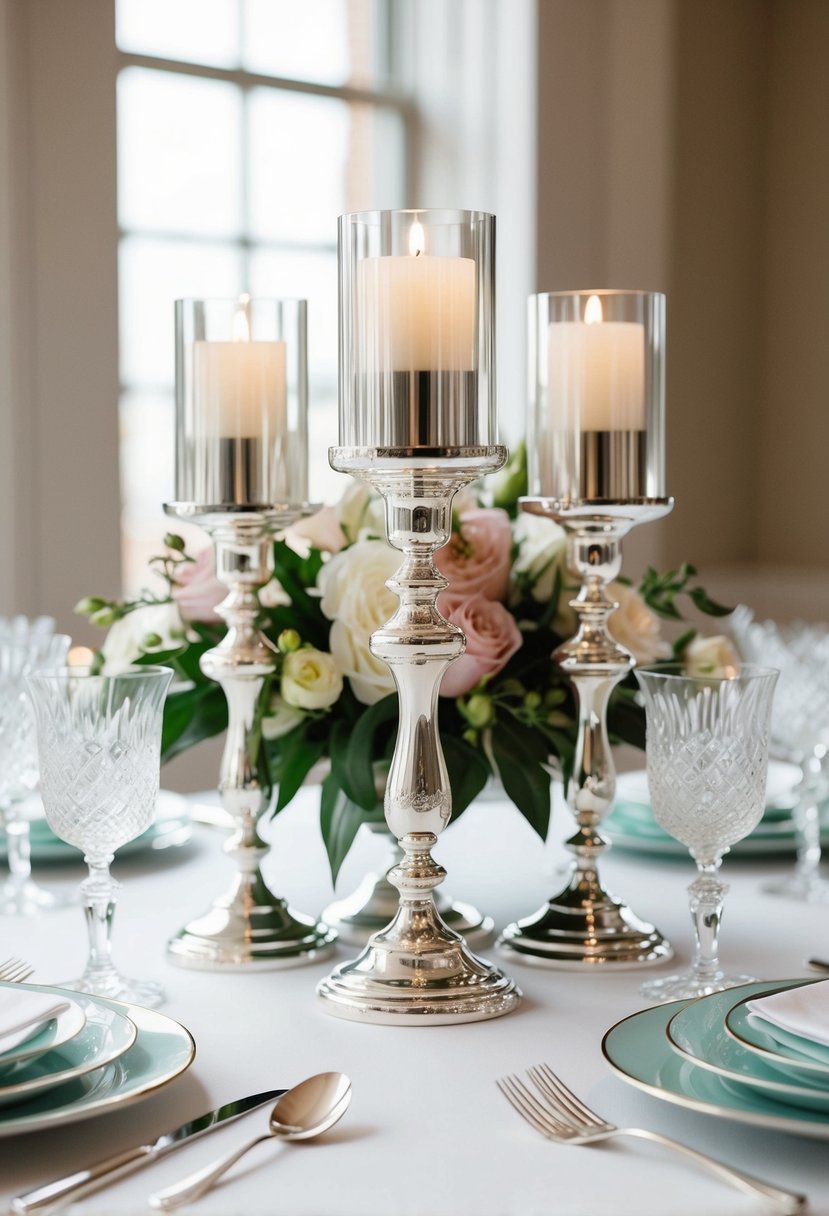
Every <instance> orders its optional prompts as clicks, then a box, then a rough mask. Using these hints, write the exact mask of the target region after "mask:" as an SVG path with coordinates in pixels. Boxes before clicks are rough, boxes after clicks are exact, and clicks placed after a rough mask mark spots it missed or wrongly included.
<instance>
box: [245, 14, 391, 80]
mask: <svg viewBox="0 0 829 1216" xmlns="http://www.w3.org/2000/svg"><path fill="white" fill-rule="evenodd" d="M243 37H244V42H243V48H242V62H243V64H244V66H245V67H246V68H248V69H249V71H251V72H260V73H262V74H263V75H268V76H284V77H287V78H288V79H297V80H313V81H316V82H317V83H319V84H334V85H337V84H345V83H351V84H362V85H365V84H369V83H370V82H371V81H373V80H374V79H376V76H377V70H376V66H377V65H376V60H377V46H378V41H379V40H378V37H377V16H376V13H375V5H374V3H373V0H301V2H298V0H244V35H243Z"/></svg>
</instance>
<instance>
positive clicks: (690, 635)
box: [672, 629, 697, 661]
mask: <svg viewBox="0 0 829 1216" xmlns="http://www.w3.org/2000/svg"><path fill="white" fill-rule="evenodd" d="M696 636H697V630H696V629H687V630H686V631H685V633H683V634H682V635H681V636H680V637H678V638H677V639H676V641H675V642H674V646H673V655H672V658H673V659H674V661H678V660H680V659H681V658H682V654H683V651H684V650H685V647H686V646H688V645H689V644H690V643H691V642H693V640H694V638H695V637H696Z"/></svg>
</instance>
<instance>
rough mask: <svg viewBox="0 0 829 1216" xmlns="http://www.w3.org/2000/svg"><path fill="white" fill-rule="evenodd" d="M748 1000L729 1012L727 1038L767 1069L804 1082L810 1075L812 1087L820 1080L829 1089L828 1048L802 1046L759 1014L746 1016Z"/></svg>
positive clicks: (726, 1026)
mask: <svg viewBox="0 0 829 1216" xmlns="http://www.w3.org/2000/svg"><path fill="white" fill-rule="evenodd" d="M750 1000H751V997H745V999H744V1000H742V1001H740V1003H739V1004H738V1005H735V1006H734V1008H733V1009H731V1010H729V1012H728V1014H727V1015H726V1019H725V1029H726V1031H727V1032H728V1034H730V1035H731V1036H732V1037H733V1038H735V1039H736V1040H737V1042H738V1043H740V1044H741V1045H742V1046H743V1047H744V1048H745V1049H746V1050H747V1051H753V1052H756V1053H757V1055H759V1056H760V1058H761V1059H763V1060H765V1062H766V1063H767V1064H768V1065H769V1066H770V1067H772V1068H777V1069H779V1070H780V1071H782V1072H785V1073H786V1075H787V1076H792V1075H794V1076H796V1077H799V1078H801V1079H803V1077H804V1074H811V1078H812V1081H813V1083H817V1077H818V1076H822V1077H823V1084H825V1085H829V1047H826V1046H824V1044H822V1043H804V1041H803V1039H802V1038H801V1037H800V1036H799V1035H796V1034H789V1033H787V1031H785V1030H781V1029H780V1027H779V1026H775V1027H773V1028H772V1027H770V1026H768V1023H767V1022H766V1021H765V1020H764V1019H763V1018H762V1017H760V1016H759V1015H758V1014H756V1013H749V1011H748V1009H747V1008H746V1003H747V1002H748V1001H750ZM807 1053H808V1054H807Z"/></svg>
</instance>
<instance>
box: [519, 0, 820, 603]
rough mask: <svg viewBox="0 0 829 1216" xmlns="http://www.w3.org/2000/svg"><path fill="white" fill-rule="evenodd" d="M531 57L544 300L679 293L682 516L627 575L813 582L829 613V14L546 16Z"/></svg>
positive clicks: (646, 541)
mask: <svg viewBox="0 0 829 1216" xmlns="http://www.w3.org/2000/svg"><path fill="white" fill-rule="evenodd" d="M538 62H539V127H538V156H539V163H538V192H537V197H538V225H537V228H538V247H537V276H538V277H537V285H538V289H539V290H556V289H563V288H568V287H587V286H594V285H595V286H608V287H637V288H649V289H655V290H662V291H665V292H666V293H667V295H668V338H669V341H668V418H667V423H668V475H669V489H670V492H671V493H672V494H673V495H674V496H675V498H676V507H675V510H674V512H673V514H672V515H671V517H670V518H669V519H668V520H666V521H665V522H664V523H663V524H662V525H659V526H657V527H649V528H647V529H639V530H638V532H637V533H634V534H632V536H631V537H630V538H629V541H628V542H627V543H626V555H627V566H628V569H629V570H630V572H631V573H635V572H636V571H637V569H638V568H639V566H640V565H641V564H642V563H643V562H644V561H645V560H654V561H657V562H659V563H660V564H673V563H675V562H678V561H680V560H682V559H688V560H692V561H694V562H695V563H696V564H697V565H699V566H700V567H701V568H702V569H703V571H706V570H707V571H709V572H714V573H711V574H710V576H709V579H708V581H710V582H717V581H719V582H720V583H721V585H723V586H724V587H726V586H727V587H728V589H729V594H733V593H734V592H735V591H736V592H739V589H740V586H741V585H744V586H745V587H746V594H747V595H748V594H751V593H755V594H757V595H759V596H760V597H761V599H762V598H763V596H764V589H765V590H768V589H769V588H770V587H771V586H772V585H774V582H775V577H777V578H778V579H781V578H783V577H784V576H783V575H781V574H779V573H778V574H777V576H775V567H778V566H780V565H786V566H790V567H797V568H803V569H804V570H807V571H809V572H810V575H809V577H808V578H804V579H803V580H802V586H803V590H804V594H803V596H802V597H799V596H793V602H795V600H796V601H797V602H798V604H800V605H801V607H802V606H803V604H804V603H805V607H806V614H807V615H808V607H809V604H810V603H813V604H814V606H815V611H814V615H821V614H822V613H824V612H825V605H826V603H827V599H826V596H825V595H823V598H822V599H821V598H820V597H821V594H822V592H821V591H820V588H822V586H823V582H822V580H823V579H827V582H829V527H827V526H826V525H827V524H829V506H827V495H826V493H825V491H824V489H823V483H824V475H823V470H824V467H825V465H826V462H827V455H829V338H827V337H826V336H825V334H826V332H827V331H829V3H827V2H826V0H725V2H724V0H581V2H580V3H578V4H572V3H570V2H569V0H540V4H539V43H538ZM807 297H808V298H809V299H810V300H812V301H814V307H815V310H816V311H815V313H814V314H813V317H812V319H811V320H807V319H806V304H805V298H807ZM824 521H825V522H824ZM751 564H754V566H755V568H756V569H757V570H762V574H761V575H759V576H758V577H756V578H754V579H752V578H750V577H749V574H748V566H749V565H751ZM728 571H730V573H728ZM785 577H786V578H788V579H792V578H794V577H796V572H795V571H794V570H792V569H790V570H789V572H788V573H787V574H786V575H785ZM781 600H782V601H785V596H777V599H776V602H775V607H774V611H779V610H780V601H781ZM768 602H769V605H770V608H769V610H770V611H771V610H772V608H771V600H770V599H769V600H768ZM761 610H762V609H761Z"/></svg>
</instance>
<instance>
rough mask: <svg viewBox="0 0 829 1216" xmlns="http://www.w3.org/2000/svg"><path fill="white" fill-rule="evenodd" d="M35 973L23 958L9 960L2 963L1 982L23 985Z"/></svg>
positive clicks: (0, 969) (0, 967) (0, 964)
mask: <svg viewBox="0 0 829 1216" xmlns="http://www.w3.org/2000/svg"><path fill="white" fill-rule="evenodd" d="M33 971H34V967H30V966H29V964H28V963H24V961H23V959H22V958H7V959H6V961H5V962H4V963H0V980H2V981H3V982H4V983H6V984H22V983H23V981H24V980H27V979H28V978H29V976H30V975H31V974H32V972H33Z"/></svg>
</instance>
